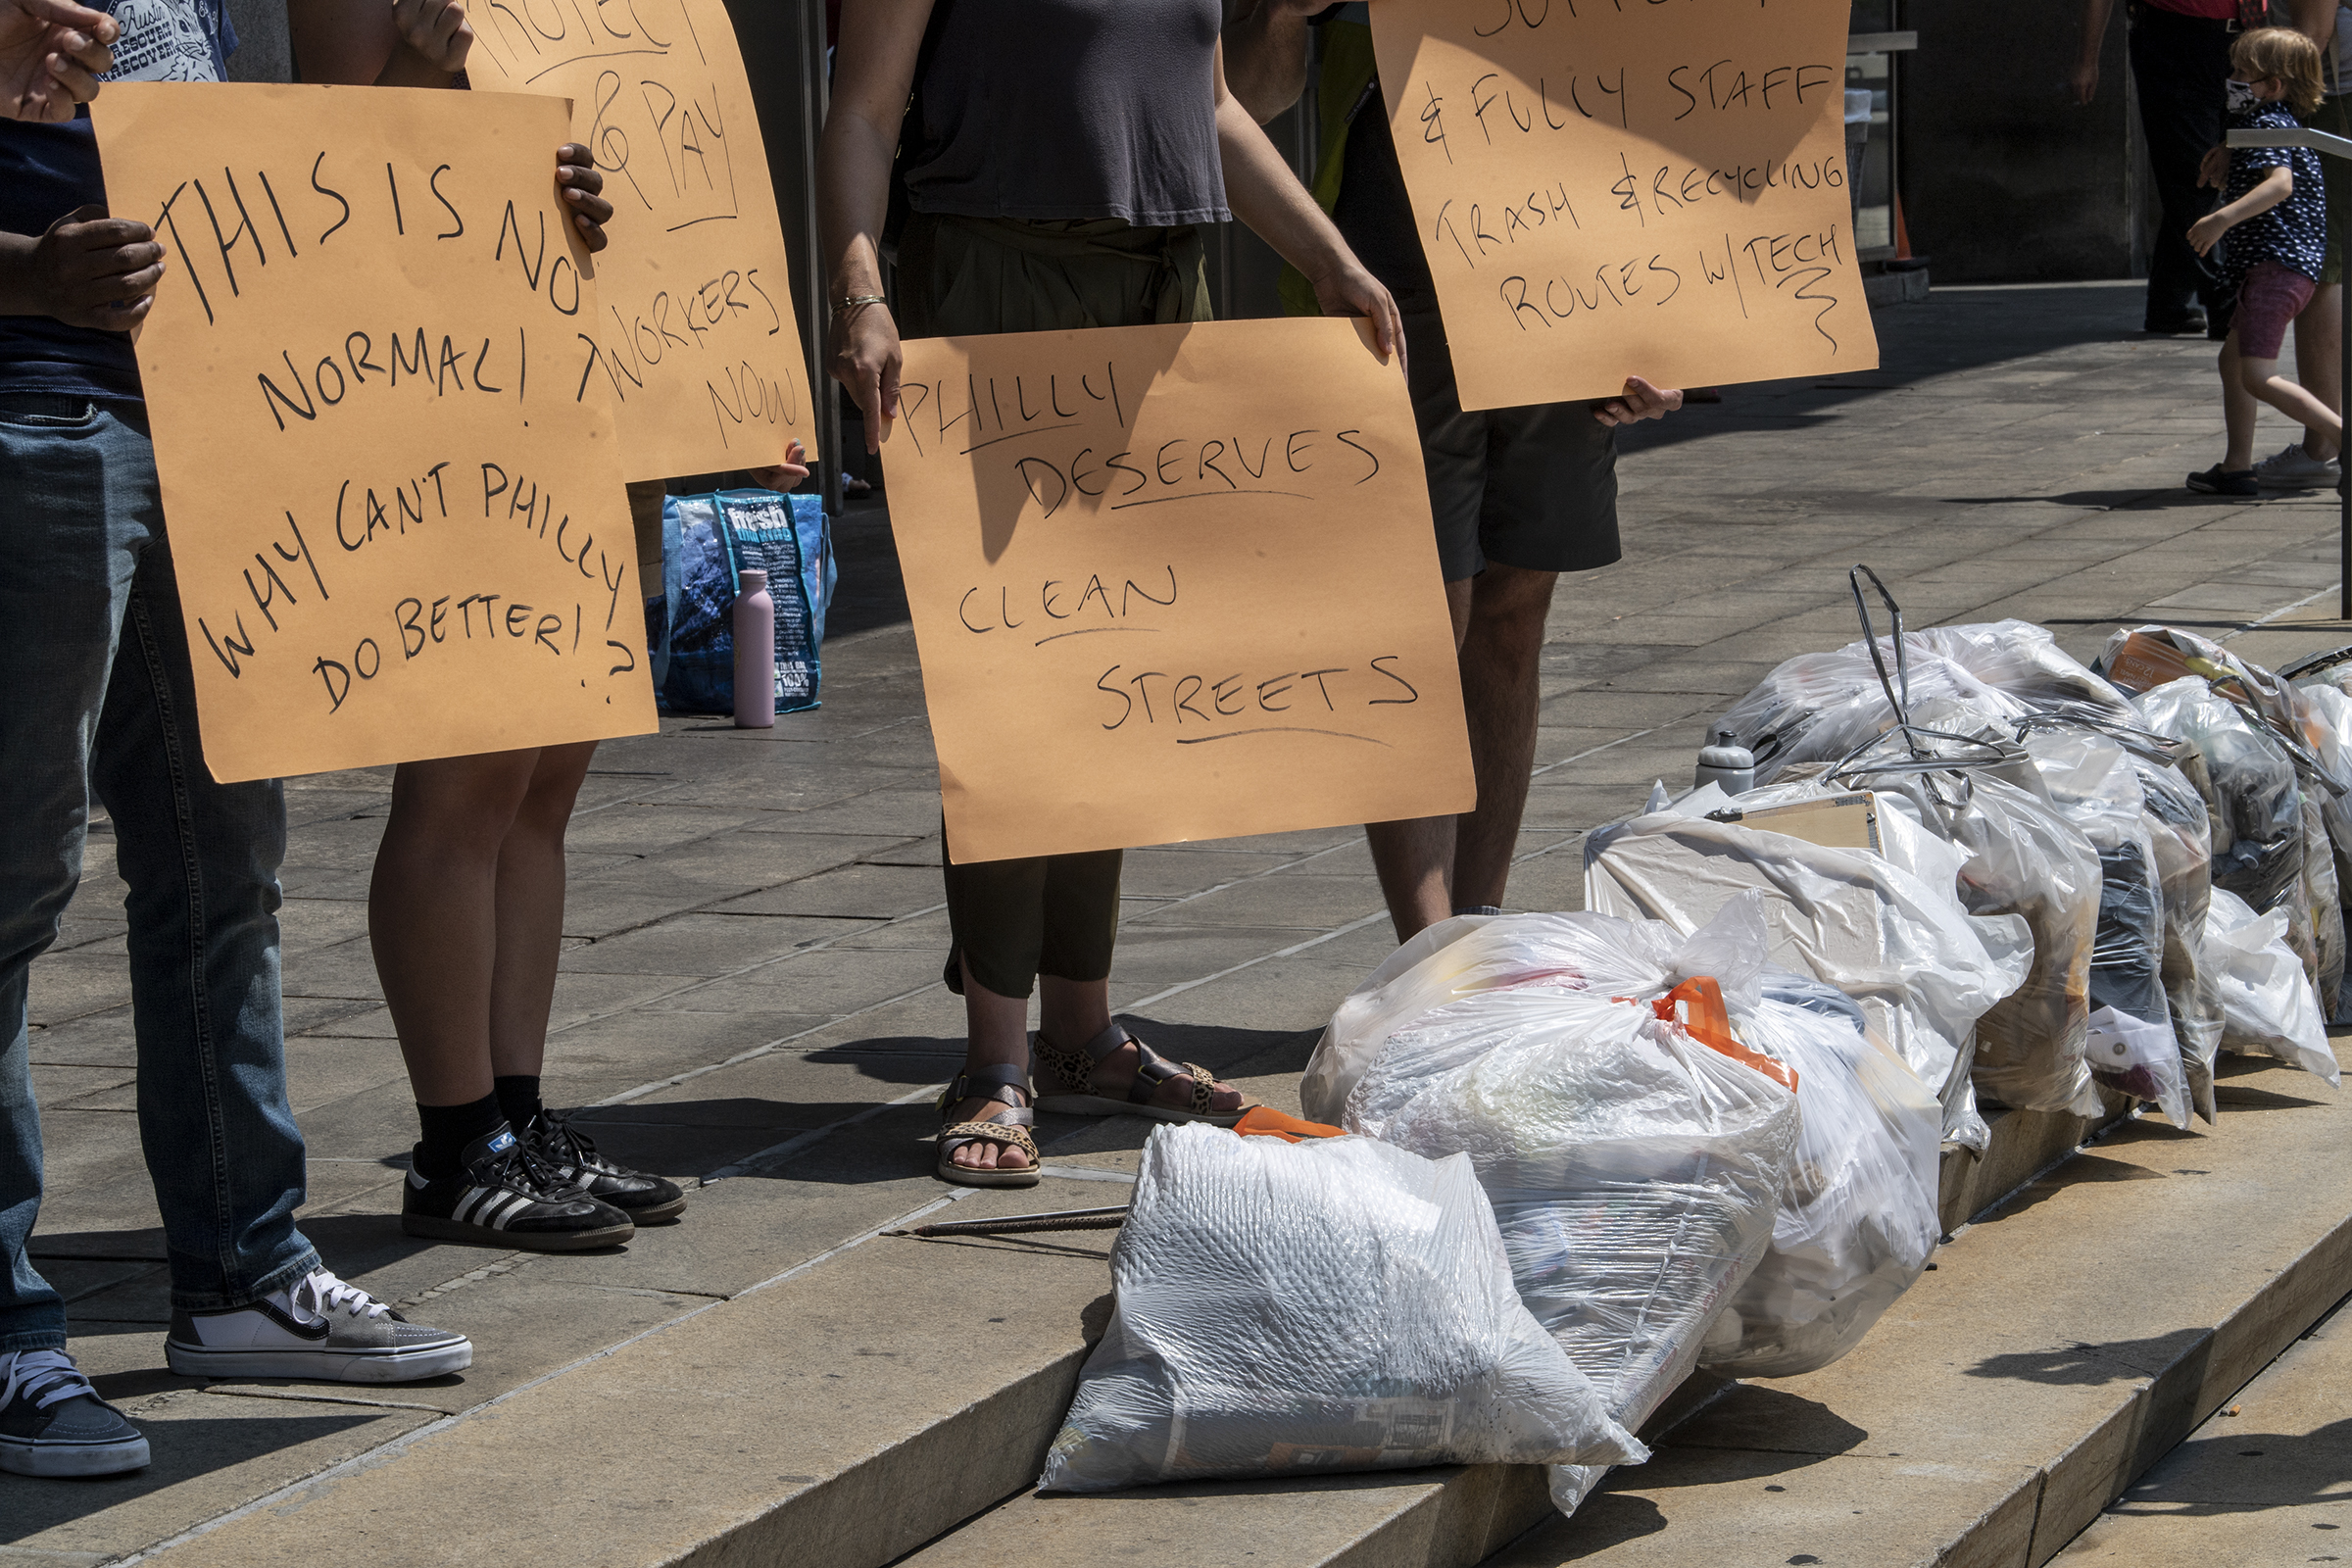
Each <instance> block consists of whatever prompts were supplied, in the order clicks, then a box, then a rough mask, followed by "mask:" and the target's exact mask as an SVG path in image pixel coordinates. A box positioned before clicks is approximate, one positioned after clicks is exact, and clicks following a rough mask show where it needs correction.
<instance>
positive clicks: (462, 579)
mask: <svg viewBox="0 0 2352 1568" xmlns="http://www.w3.org/2000/svg"><path fill="white" fill-rule="evenodd" d="M92 108H93V119H94V120H95V122H96V128H97V132H98V145H99V151H100V155H101V158H102V160H103V162H104V165H105V170H106V186H107V195H108V197H109V200H110V202H111V205H112V210H113V211H114V213H115V214H116V215H117V216H119V217H124V218H138V219H141V220H144V221H148V222H151V223H153V224H154V225H155V228H156V233H157V236H158V238H159V239H160V240H161V242H162V243H163V246H164V251H165V265H166V267H167V270H166V272H165V274H164V280H163V283H162V284H161V286H160V287H159V288H158V289H157V291H156V298H155V305H154V308H153V310H152V311H151V312H150V314H149V315H148V317H147V319H146V321H145V323H144V325H143V326H142V328H141V330H140V333H139V338H138V357H139V374H140V378H141V380H142V381H143V383H144V385H145V389H146V398H147V416H148V420H149V423H150V425H151V426H152V428H153V430H154V434H155V458H156V467H157V469H158V471H159V472H160V474H161V476H162V482H163V502H164V514H165V516H166V517H167V518H168V519H169V527H170V529H171V538H172V564H173V569H174V572H175V574H176V575H177V577H178V581H179V600H180V607H181V610H182V611H183V612H184V613H185V615H186V618H187V624H188V644H189V649H188V652H189V658H190V660H191V661H192V662H193V663H194V665H195V671H196V695H197V709H198V714H199V717H200V719H201V721H202V727H203V735H204V755H205V761H206V763H207V765H209V766H210V767H211V769H212V772H213V776H214V777H216V778H219V779H221V780H223V781H231V780H237V779H251V778H269V777H275V776H281V775H287V774H296V773H314V772H319V771H323V770H326V769H330V768H342V767H363V766H368V765H372V764H375V763H381V762H395V761H406V760H411V759H416V758H428V757H451V756H460V755H465V754H469V753H475V752H495V751H505V750H509V749H512V748H516V747H526V746H547V745H554V744H559V743H562V742H567V741H584V740H598V739H602V738H604V737H607V736H613V735H635V734H642V733H645V732H647V731H649V730H652V729H653V728H655V724H656V721H655V717H654V703H653V684H652V681H651V679H650V678H649V675H648V672H647V660H646V655H645V612H644V608H643V607H644V599H643V596H642V594H641V593H640V591H639V589H638V585H637V577H636V548H635V546H634V544H633V542H632V539H631V534H630V527H629V512H628V502H627V497H626V493H625V491H624V490H623V488H622V484H621V478H620V464H619V458H618V454H617V452H616V450H615V448H616V445H617V443H616V441H615V439H614V436H613V412H612V408H611V404H610V402H609V396H610V395H609V394H608V393H607V391H606V390H605V388H604V386H603V385H602V384H601V382H599V381H598V380H597V379H596V378H595V376H594V375H593V373H592V372H593V366H592V365H591V364H590V363H589V356H588V353H587V350H586V349H585V347H584V346H583V345H582V343H581V341H580V339H579V335H578V333H577V332H576V331H575V330H574V325H573V323H574V322H575V321H577V320H579V319H584V318H586V317H588V316H589V315H590V314H592V313H593V312H594V311H595V309H596V297H597V296H596V280H595V276H594V272H595V269H594V266H593V264H592V263H591V261H590V259H589V257H588V254H587V251H586V249H585V248H584V247H583V246H581V244H580V243H579V240H578V237H577V235H576V234H575V233H574V231H573V230H572V227H571V224H570V222H569V221H568V220H567V217H566V215H565V213H564V208H563V206H562V204H561V200H560V198H559V197H558V196H557V195H556V186H555V150H556V147H557V145H558V144H559V143H561V142H562V141H564V139H565V137H566V136H567V134H568V131H569V125H568V119H569V117H568V111H567V110H566V109H565V107H564V105H563V104H561V103H558V102H555V101H553V100H549V99H541V98H529V97H520V96H515V95H512V94H490V93H460V92H424V91H414V90H401V89H393V88H381V87H317V86H267V85H226V84H218V83H197V84H186V83H153V84H148V83H135V82H115V83H111V84H109V86H108V87H107V90H106V92H105V94H104V95H103V97H102V98H101V99H100V100H99V101H98V102H97V103H95V104H94V105H93V106H92Z"/></svg>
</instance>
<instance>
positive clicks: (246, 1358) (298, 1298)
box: [164, 1269, 473, 1383]
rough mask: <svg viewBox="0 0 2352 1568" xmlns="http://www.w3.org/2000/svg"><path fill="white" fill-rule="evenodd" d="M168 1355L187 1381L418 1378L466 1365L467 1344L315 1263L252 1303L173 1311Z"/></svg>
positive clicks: (470, 1356)
mask: <svg viewBox="0 0 2352 1568" xmlns="http://www.w3.org/2000/svg"><path fill="white" fill-rule="evenodd" d="M164 1358H165V1359H166V1360H168V1361H170V1362H171V1363H172V1371H174V1372H177V1373H178V1374H179V1375H180V1376H182V1377H190V1378H314V1379H318V1380H320V1381H324V1382H329V1383H414V1382H416V1381H417V1379H419V1378H437V1377H439V1376H441V1375H442V1374H443V1373H445V1372H462V1371H464V1370H465V1369H466V1368H467V1367H469V1366H471V1365H472V1364H473V1342H472V1341H471V1340H468V1339H467V1338H466V1336H465V1335H463V1334H448V1333H444V1332H443V1331H442V1330H440V1329H429V1328H426V1327H425V1326H424V1325H423V1324H421V1323H411V1322H410V1321H409V1320H408V1319H407V1318H404V1317H402V1316H401V1315H400V1314H399V1313H398V1312H395V1311H393V1310H392V1308H390V1307H388V1306H386V1305H385V1304H384V1303H383V1302H381V1301H379V1300H377V1299H375V1298H374V1297H372V1296H369V1295H368V1293H367V1292H366V1291H363V1290H361V1289H360V1288H359V1287H358V1286H356V1285H346V1284H344V1283H343V1282H342V1281H341V1280H339V1279H337V1278H335V1277H334V1275H332V1274H330V1273H328V1272H327V1271H326V1270H325V1269H319V1270H318V1271H317V1272H316V1273H314V1274H312V1275H311V1276H310V1277H309V1278H307V1279H305V1280H303V1281H302V1282H301V1283H299V1284H297V1285H296V1286H295V1287H294V1288H293V1289H292V1290H290V1291H279V1292H276V1293H274V1294H272V1295H270V1296H266V1297H264V1298H263V1299H260V1300H258V1301H255V1302H254V1303H253V1304H251V1305H250V1306H232V1307H226V1308H223V1309H221V1310H220V1311H215V1312H187V1311H174V1312H173V1313H172V1332H171V1334H170V1335H169V1336H167V1337H166V1338H165V1340H164Z"/></svg>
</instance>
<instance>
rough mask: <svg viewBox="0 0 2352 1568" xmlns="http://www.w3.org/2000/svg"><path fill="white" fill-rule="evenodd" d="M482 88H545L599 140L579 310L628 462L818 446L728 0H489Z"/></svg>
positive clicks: (752, 462)
mask: <svg viewBox="0 0 2352 1568" xmlns="http://www.w3.org/2000/svg"><path fill="white" fill-rule="evenodd" d="M472 16H473V25H474V34H475V36H474V46H473V51H472V53H471V54H470V55H469V56H468V57H467V61H466V73H467V75H468V77H469V78H470V80H471V81H472V83H473V85H474V86H475V87H476V88H477V89H496V90H499V91H507V92H537V93H555V94H560V95H562V96H565V97H568V98H569V99H570V100H571V104H572V123H571V135H572V139H573V140H574V141H577V142H578V143H579V144H580V145H581V146H583V147H586V148H587V149H588V150H589V151H590V152H592V153H594V154H595V155H596V163H597V167H598V168H599V169H601V170H602V171H604V175H605V195H606V196H607V197H608V198H609V199H610V200H611V201H612V203H613V213H614V215H615V216H614V218H613V222H612V225H611V227H610V229H609V232H610V234H611V236H612V240H613V244H612V248H611V249H609V250H607V251H606V252H605V253H604V255H603V256H601V257H600V258H599V259H598V260H599V262H600V263H601V264H602V265H601V269H600V272H599V277H598V282H599V285H600V287H599V288H598V291H597V292H598V297H599V302H600V304H601V306H602V310H601V311H600V313H599V315H598V317H597V319H596V320H595V321H594V322H593V323H584V324H583V326H582V330H583V331H584V332H586V333H587V334H588V338H589V341H590V344H591V352H592V354H593V356H594V358H595V361H596V373H597V374H598V375H599V376H600V377H602V378H603V379H604V380H605V382H606V383H607V385H608V386H609V387H610V388H611V389H612V393H613V402H614V403H615V405H616V406H617V407H618V409H619V411H620V435H621V460H622V464H623V466H624V467H625V468H626V470H627V473H628V477H630V478H632V479H660V478H664V477H667V476H668V475H670V474H676V473H707V472H711V471H713V470H716V469H721V468H744V467H757V466H760V465H763V464H770V463H781V462H782V461H783V460H784V456H785V450H786V448H787V447H789V446H790V445H791V443H792V440H793V438H794V437H796V436H797V437H799V438H800V440H801V441H802V442H803V443H805V444H806V445H807V447H808V448H809V454H810V455H811V456H815V455H816V427H815V420H814V407H813V403H812V400H811V399H810V397H809V376H808V369H807V367H808V361H807V359H806V358H804V356H803V354H802V352H801V329H800V324H799V322H798V320H797V319H795V317H794V314H793V307H792V280H791V275H790V273H789V272H788V270H786V266H785V260H784V230H783V226H782V224H781V223H780V222H779V221H778V219H777V216H776V194H775V188H774V186H773V185H772V184H770V182H769V180H768V172H767V150H766V148H765V147H764V146H762V145H761V143H760V119H759V116H758V115H757V114H756V113H755V112H754V110H753V106H752V89H751V83H750V80H749V78H748V77H747V76H746V75H745V73H744V69H743V55H742V52H741V51H740V50H739V49H738V48H737V47H736V44H735V28H734V26H733V25H732V24H730V23H729V22H728V20H727V12H726V7H725V6H724V5H723V4H722V3H721V0H628V3H627V4H625V5H621V4H610V3H608V4H601V5H575V4H569V3H555V0H551V3H548V4H538V5H491V6H484V7H478V8H476V9H474V11H473V13H472Z"/></svg>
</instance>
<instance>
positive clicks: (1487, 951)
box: [1299, 911, 1763, 1126]
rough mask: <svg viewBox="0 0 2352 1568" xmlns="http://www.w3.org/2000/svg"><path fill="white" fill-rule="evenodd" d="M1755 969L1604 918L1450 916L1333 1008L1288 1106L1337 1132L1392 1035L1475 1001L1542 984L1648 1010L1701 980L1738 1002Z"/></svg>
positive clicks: (1698, 944)
mask: <svg viewBox="0 0 2352 1568" xmlns="http://www.w3.org/2000/svg"><path fill="white" fill-rule="evenodd" d="M1762 967H1763V959H1762V957H1761V956H1760V955H1755V954H1752V953H1748V952H1746V951H1745V950H1743V949H1742V948H1740V946H1739V945H1737V944H1727V943H1723V942H1718V941H1716V940H1714V939H1713V938H1712V937H1710V938H1708V939H1706V940H1697V941H1693V940H1691V939H1687V938H1684V937H1681V936H1675V935H1672V934H1671V933H1664V934H1661V933H1658V932H1652V931H1649V930H1646V929H1644V928H1642V927H1640V926H1637V927H1635V928H1634V929H1633V930H1632V931H1631V932H1630V933H1629V931H1628V930H1627V928H1626V922H1624V921H1623V920H1619V919H1615V918H1612V917H1610V916H1608V915H1605V914H1597V913H1587V912H1584V911H1569V912H1565V913H1559V914H1514V915H1508V916H1495V915H1484V914H1468V915H1456V916H1454V917H1453V918H1452V919H1450V920H1441V921H1439V922H1438V923H1437V924H1436V925H1433V926H1431V927H1429V928H1428V929H1427V930H1425V931H1423V932H1421V934H1420V935H1418V936H1416V937H1414V938H1413V939H1412V940H1411V941H1409V942H1407V943H1405V944H1404V945H1403V946H1401V947H1399V948H1398V949H1397V951H1396V952H1395V953H1392V954H1390V955H1389V956H1388V957H1387V958H1386V959H1384V960H1383V961H1382V962H1381V964H1380V966H1379V967H1378V968H1376V969H1374V970H1373V971H1372V973H1371V974H1370V975H1369V976H1367V977H1366V978H1365V979H1364V980H1363V981H1362V982H1361V983H1360V984H1358V985H1357V986H1356V988H1355V990H1354V991H1352V992H1350V993H1349V994H1348V997H1347V999H1346V1000H1345V1001H1343V1002H1342V1003H1341V1004H1340V1005H1339V1008H1338V1010H1336V1011H1335V1012H1333V1014H1332V1016H1331V1023H1330V1025H1329V1026H1328V1027H1327V1028H1325V1029H1324V1031H1323V1038H1322V1039H1321V1040H1320V1041H1318V1042H1317V1043H1316V1046H1315V1050H1314V1054H1313V1055H1312V1056H1311V1057H1310V1058H1309V1059H1308V1061H1307V1064H1306V1072H1305V1075H1304V1076H1303V1077H1302V1078H1300V1080H1299V1104H1300V1105H1301V1106H1302V1107H1303V1108H1304V1109H1305V1111H1306V1113H1307V1115H1309V1116H1310V1117H1313V1118H1314V1119H1315V1120H1317V1121H1321V1122H1325V1123H1329V1124H1332V1125H1335V1126H1336V1125H1339V1124H1340V1122H1341V1119H1342V1117H1343V1116H1344V1115H1345V1114H1346V1112H1347V1108H1348V1095H1349V1094H1350V1093H1351V1092H1352V1091H1353V1090H1354V1088H1355V1085H1356V1082H1357V1080H1359V1079H1360V1078H1362V1077H1363V1075H1364V1070H1365V1069H1366V1068H1367V1067H1369V1066H1370V1065H1371V1064H1372V1062H1373V1059H1374V1058H1375V1057H1377V1056H1378V1055H1379V1054H1380V1050H1381V1047H1382V1046H1383V1045H1384V1044H1385V1043H1386V1042H1387V1040H1388V1038H1389V1036H1390V1035H1391V1034H1392V1033H1394V1032H1395V1031H1397V1030H1398V1029H1401V1028H1404V1027H1407V1026H1408V1025H1409V1024H1410V1023H1411V1022H1412V1020H1414V1019H1416V1018H1419V1017H1421V1016H1422V1015H1423V1014H1425V1013H1428V1012H1429V1011H1431V1010H1432V1009H1434V1008H1437V1007H1440V1006H1443V1005H1446V1003H1448V1002H1454V1001H1458V1000H1460V999H1461V998H1463V997H1467V996H1471V995H1474V994H1476V993H1478V992H1481V991H1495V990H1501V989H1504V988H1507V987H1510V986H1520V985H1529V984H1535V983H1543V984H1548V985H1556V986H1561V987H1565V988H1568V989H1571V990H1578V989H1581V990H1590V991H1597V992H1599V993H1601V994H1602V995H1604V996H1616V997H1633V998H1636V999H1638V1000H1650V999H1654V998H1657V997H1662V996H1664V995H1665V994H1666V993H1667V992H1668V991H1670V990H1672V989H1673V988H1674V987H1675V986H1677V985H1679V984H1681V983H1682V982H1683V981H1685V980H1688V979H1691V978H1692V977H1693V976H1695V975H1700V974H1705V975H1712V976H1714V977H1715V978H1716V980H1717V982H1718V983H1719V984H1721V985H1722V986H1723V988H1724V990H1725V992H1726V994H1727V995H1733V996H1738V997H1746V996H1752V995H1754V991H1755V985H1756V977H1757V975H1758V974H1759V973H1761V971H1762Z"/></svg>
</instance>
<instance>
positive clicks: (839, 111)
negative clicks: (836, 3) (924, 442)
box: [816, 0, 931, 452]
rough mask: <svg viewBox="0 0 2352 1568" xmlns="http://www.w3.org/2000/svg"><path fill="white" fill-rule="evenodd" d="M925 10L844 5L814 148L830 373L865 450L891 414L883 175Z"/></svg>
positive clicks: (894, 412) (893, 378) (893, 357)
mask: <svg viewBox="0 0 2352 1568" xmlns="http://www.w3.org/2000/svg"><path fill="white" fill-rule="evenodd" d="M930 21H931V0H844V4H843V5H842V8H841V31H840V35H839V39H838V43H837V47H836V48H835V50H834V55H833V59H834V69H833V101H832V106H831V107H830V108H829V109H827V110H826V111H825V129H824V134H823V135H822V136H821V137H820V138H819V139H818V141H817V144H816V221H817V226H818V228H819V229H820V230H821V234H822V242H823V245H824V254H825V259H826V261H827V263H828V264H829V265H828V270H829V272H830V275H831V281H830V282H829V283H828V284H827V285H826V297H827V298H828V299H830V300H831V301H832V302H833V306H834V309H833V312H832V320H831V322H830V323H829V328H828V335H827V342H828V343H830V345H831V347H832V354H831V358H830V363H829V366H828V368H829V369H830V370H831V371H832V373H833V378H834V379H835V380H837V381H839V382H840V383H841V384H842V385H843V386H845V387H847V388H849V393H850V397H851V399H852V400H853V401H854V402H856V403H857V405H858V410H859V411H860V412H861V413H863V414H864V416H865V449H866V450H867V451H868V452H879V451H881V450H882V434H883V432H884V431H885V430H886V429H887V428H888V422H889V421H890V420H892V419H895V418H897V417H898V414H899V324H898V322H897V321H895V320H893V319H891V315H890V307H889V306H888V305H884V304H879V303H866V304H862V305H857V306H852V307H849V308H847V309H844V308H842V305H841V302H842V301H843V300H855V299H863V300H867V301H869V302H871V301H873V300H875V298H876V297H877V296H879V295H880V294H881V292H882V259H881V249H880V247H881V239H882V224H883V221H884V220H885V219H886V218H887V217H888V216H889V214H890V168H891V164H892V162H893V161H894V160H895V159H896V158H897V156H898V148H899V124H900V122H901V121H903V120H905V119H906V118H907V94H908V93H910V92H911V91H913V89H914V63H915V59H916V57H917V56H919V55H920V54H921V53H922V48H923V29H924V27H925V26H927V25H929V24H930Z"/></svg>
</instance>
